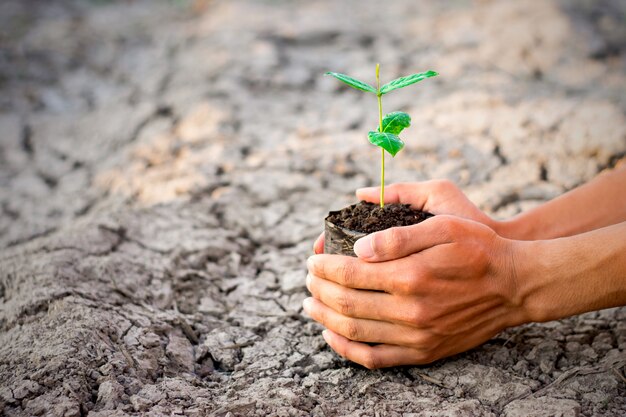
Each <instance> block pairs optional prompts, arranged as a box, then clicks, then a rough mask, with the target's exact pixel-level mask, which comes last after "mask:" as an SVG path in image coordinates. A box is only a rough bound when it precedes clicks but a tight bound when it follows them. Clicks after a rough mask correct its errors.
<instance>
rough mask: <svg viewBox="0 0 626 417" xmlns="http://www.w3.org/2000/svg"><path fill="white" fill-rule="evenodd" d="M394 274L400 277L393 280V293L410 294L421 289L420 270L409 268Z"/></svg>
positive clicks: (421, 278) (421, 276)
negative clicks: (409, 269) (408, 270)
mask: <svg viewBox="0 0 626 417" xmlns="http://www.w3.org/2000/svg"><path fill="white" fill-rule="evenodd" d="M396 276H397V277H401V278H399V279H397V280H395V285H394V288H393V292H394V293H396V294H405V295H412V294H416V293H419V292H420V291H421V290H422V287H423V285H424V278H423V273H421V272H420V271H418V270H416V269H411V271H410V272H400V273H398V274H396Z"/></svg>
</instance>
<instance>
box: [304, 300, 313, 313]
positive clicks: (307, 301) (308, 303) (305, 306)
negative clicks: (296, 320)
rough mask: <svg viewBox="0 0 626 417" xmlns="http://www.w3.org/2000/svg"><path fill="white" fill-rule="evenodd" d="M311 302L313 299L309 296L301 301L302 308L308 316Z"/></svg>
mask: <svg viewBox="0 0 626 417" xmlns="http://www.w3.org/2000/svg"><path fill="white" fill-rule="evenodd" d="M312 302H313V299H312V298H311V297H309V298H305V299H304V301H302V309H303V310H304V312H305V313H306V314H308V315H309V316H310V315H311V313H310V311H311V303H312Z"/></svg>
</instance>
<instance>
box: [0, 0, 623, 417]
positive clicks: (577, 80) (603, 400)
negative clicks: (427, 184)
mask: <svg viewBox="0 0 626 417" xmlns="http://www.w3.org/2000/svg"><path fill="white" fill-rule="evenodd" d="M624 13H625V11H624V2H621V1H619V0H616V1H609V0H602V1H595V2H590V1H583V0H575V1H563V2H558V1H541V2H511V1H486V0H485V1H476V2H471V3H470V2H468V1H455V2H436V1H431V2H419V3H418V2H414V1H410V0H406V1H400V0H399V1H394V2H388V3H385V4H384V6H383V5H381V2H378V1H374V0H359V1H357V0H346V1H341V2H338V1H330V0H320V1H315V2H312V1H303V0H295V1H284V0H273V1H270V0H228V1H227V0H221V1H219V0H216V1H195V2H190V1H184V0H183V1H176V2H165V1H148V0H136V1H132V2H131V1H119V2H118V1H86V0H85V1H69V0H66V1H64V0H58V1H52V2H48V1H37V0H32V1H28V2H25V1H20V0H4V1H2V2H0V28H1V29H0V31H1V32H0V89H1V91H0V213H1V214H0V248H2V249H1V252H0V414H3V415H7V416H31V415H53V416H86V415H87V416H90V417H96V416H126V415H150V416H160V415H163V416H170V415H188V416H202V415H216V416H239V415H258V416H265V415H277V416H308V415H313V416H335V415H344V416H407V417H408V416H497V415H503V416H507V417H514V416H529V415H533V416H556V415H559V416H578V415H583V416H620V415H625V414H626V380H625V376H624V374H625V373H626V370H625V368H624V367H625V364H626V354H625V351H626V309H625V308H617V309H611V310H604V311H600V312H594V313H589V314H584V315H581V316H576V317H572V318H569V319H566V320H561V321H557V322H549V323H543V324H529V325H526V326H521V327H518V328H513V329H509V330H507V331H505V332H503V333H502V334H500V335H498V336H497V337H495V338H493V339H492V340H490V341H489V342H487V343H486V344H484V345H483V346H481V347H479V348H477V349H474V350H472V351H470V352H468V353H465V354H462V355H459V356H456V357H454V358H451V359H447V360H442V361H439V362H437V363H435V364H433V365H430V366H422V367H405V368H396V369H388V370H379V371H368V370H365V369H363V368H360V367H358V366H355V365H352V364H350V363H348V362H346V361H343V360H342V359H340V358H338V357H337V356H336V355H335V354H334V353H333V352H332V351H330V350H329V349H328V347H327V346H326V345H325V343H324V341H323V339H322V337H321V335H320V331H321V328H320V326H319V325H317V324H315V323H313V322H312V321H311V320H309V319H308V318H305V317H304V316H303V315H302V310H301V302H302V300H303V299H304V298H305V297H306V289H305V284H304V281H305V267H304V264H305V260H306V258H307V256H309V255H310V254H311V246H312V243H313V240H314V238H315V237H316V236H317V235H318V234H319V233H320V231H321V230H322V227H323V218H324V216H325V214H326V213H327V212H328V211H329V210H336V209H339V208H341V207H344V206H346V205H348V204H351V203H353V202H355V201H354V195H353V191H354V189H356V188H358V187H362V186H370V185H375V184H377V176H378V162H377V161H378V156H379V154H378V152H377V151H376V149H375V148H374V147H372V146H371V145H369V144H368V143H367V138H366V136H365V132H367V131H368V130H370V129H371V128H372V127H374V126H376V123H377V116H378V115H377V112H376V107H375V106H376V103H375V102H374V101H372V100H370V98H371V97H370V98H368V97H366V96H365V95H364V94H359V93H358V92H353V91H350V90H349V89H347V88H345V87H342V86H340V85H338V83H336V82H335V81H334V80H332V79H329V78H328V77H323V76H321V74H323V73H324V72H325V71H327V70H333V71H339V72H344V73H348V74H351V75H353V76H355V77H358V78H361V79H364V80H366V81H367V80H369V81H370V82H371V81H372V80H373V78H374V74H373V68H374V64H375V63H376V62H380V63H381V68H382V78H383V81H386V80H390V79H392V78H395V77H396V76H400V75H404V74H406V73H409V72H412V71H423V70H426V69H434V70H437V71H438V72H440V73H441V76H440V77H437V78H436V79H434V80H433V81H432V82H429V83H427V84H426V83H424V84H423V85H420V86H419V88H415V89H413V90H412V91H409V90H408V89H407V91H406V92H405V91H400V92H396V94H390V95H388V96H386V97H385V100H386V101H385V103H384V104H385V107H386V108H388V109H398V110H403V111H407V112H408V113H409V114H411V115H412V118H413V127H411V128H410V129H408V130H407V131H406V135H405V140H406V143H407V145H406V148H405V150H404V151H403V152H402V154H400V155H398V157H397V158H395V159H394V160H393V163H392V164H389V166H388V169H387V180H388V182H389V183H392V182H395V181H412V180H423V179H428V178H449V179H451V180H453V181H455V182H457V183H458V184H460V185H461V186H462V187H463V188H464V190H466V191H467V192H468V194H469V196H470V198H471V199H472V200H473V201H474V202H476V203H477V204H479V205H480V207H481V208H483V209H484V210H486V211H487V212H488V213H490V214H492V215H494V216H496V217H508V216H511V215H513V214H515V213H517V212H519V211H520V210H525V209H528V208H531V207H534V206H536V205H537V204H541V203H542V202H544V201H546V200H548V199H550V198H553V197H554V196H556V195H558V194H560V193H562V192H563V191H565V190H567V189H570V188H572V187H574V186H576V185H578V184H581V183H582V182H584V181H587V180H589V179H590V178H592V177H593V176H595V175H596V174H597V173H598V172H599V171H600V170H601V169H603V168H605V167H606V166H608V165H609V164H610V163H612V161H615V160H616V159H617V158H618V157H619V156H623V155H624V153H625V152H626V116H625V111H626V75H625V74H626V51H625V50H624V45H625V44H626V35H625V34H624V25H623V22H624ZM270 229H272V230H273V232H272V233H271V234H270V233H269V232H268V231H269V230H270Z"/></svg>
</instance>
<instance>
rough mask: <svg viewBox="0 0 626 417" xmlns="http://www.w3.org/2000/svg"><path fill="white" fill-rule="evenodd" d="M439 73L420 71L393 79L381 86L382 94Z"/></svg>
mask: <svg viewBox="0 0 626 417" xmlns="http://www.w3.org/2000/svg"><path fill="white" fill-rule="evenodd" d="M437 75H439V74H438V73H436V72H435V71H426V72H420V73H419V74H412V75H407V76H406V77H400V78H396V79H395V80H393V81H390V82H388V83H387V84H385V85H383V86H382V87H380V94H387V93H388V92H390V91H393V90H397V89H398V88H403V87H406V86H407V85H411V84H415V83H417V82H420V81H422V80H425V79H426V78H430V77H434V76H437Z"/></svg>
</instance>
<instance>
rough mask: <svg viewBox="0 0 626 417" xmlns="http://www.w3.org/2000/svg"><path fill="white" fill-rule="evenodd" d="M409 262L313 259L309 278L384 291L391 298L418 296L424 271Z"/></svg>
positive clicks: (345, 258) (321, 256) (318, 256)
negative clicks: (396, 296) (390, 295)
mask: <svg viewBox="0 0 626 417" xmlns="http://www.w3.org/2000/svg"><path fill="white" fill-rule="evenodd" d="M411 261H412V260H411V259H409V258H405V259H401V260H398V261H394V262H383V263H376V264H374V263H369V262H363V261H361V260H360V259H358V258H353V257H350V256H341V255H325V254H323V255H313V256H311V257H310V258H309V259H308V261H307V267H308V269H309V273H310V274H311V275H315V276H316V277H319V278H322V279H327V280H329V281H333V282H336V283H337V284H340V285H342V286H344V287H348V288H354V289H360V290H374V291H384V292H388V293H391V294H420V293H422V289H421V288H420V287H419V285H417V284H421V282H419V281H423V279H422V277H426V276H427V271H426V270H425V268H423V267H422V266H421V265H419V264H415V263H414V262H411Z"/></svg>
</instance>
